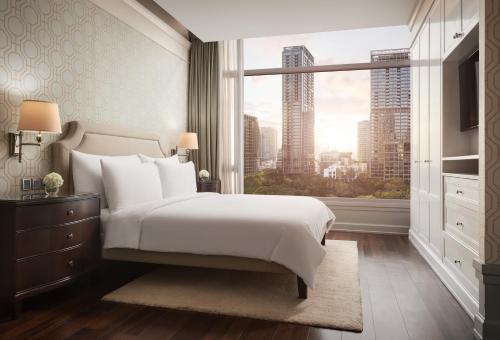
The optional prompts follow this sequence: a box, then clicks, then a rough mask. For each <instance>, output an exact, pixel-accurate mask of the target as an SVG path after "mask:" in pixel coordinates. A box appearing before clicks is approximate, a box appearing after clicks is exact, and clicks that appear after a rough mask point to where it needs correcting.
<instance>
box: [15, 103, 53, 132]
mask: <svg viewBox="0 0 500 340" xmlns="http://www.w3.org/2000/svg"><path fill="white" fill-rule="evenodd" d="M18 130H19V131H35V132H49V133H61V132H62V131H61V118H60V117H59V106H58V105H57V104H56V103H50V102H46V101H39V100H25V101H23V104H22V105H21V110H20V116H19V125H18Z"/></svg>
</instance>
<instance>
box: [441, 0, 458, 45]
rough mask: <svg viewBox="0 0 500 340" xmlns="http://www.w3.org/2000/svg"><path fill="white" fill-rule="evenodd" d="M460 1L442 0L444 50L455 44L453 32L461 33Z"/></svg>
mask: <svg viewBox="0 0 500 340" xmlns="http://www.w3.org/2000/svg"><path fill="white" fill-rule="evenodd" d="M461 2H462V1H461V0H444V18H443V19H444V51H445V53H446V52H447V51H449V50H450V49H451V48H452V47H453V46H454V44H455V41H456V38H454V36H455V34H457V33H462V3H461Z"/></svg>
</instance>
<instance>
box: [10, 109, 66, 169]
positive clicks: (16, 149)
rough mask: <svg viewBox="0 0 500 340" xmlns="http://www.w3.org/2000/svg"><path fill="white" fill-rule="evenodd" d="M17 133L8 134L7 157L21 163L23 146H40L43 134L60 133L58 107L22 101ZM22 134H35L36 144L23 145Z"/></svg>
mask: <svg viewBox="0 0 500 340" xmlns="http://www.w3.org/2000/svg"><path fill="white" fill-rule="evenodd" d="M17 129H18V131H19V132H17V133H14V132H9V156H11V157H12V156H19V163H21V160H22V155H23V146H28V145H30V146H40V145H41V143H42V132H43V133H61V132H62V131H61V119H60V117H59V106H58V105H57V104H56V103H51V102H46V101H42V100H25V101H23V103H22V105H21V109H20V115H19V125H18V127H17ZM23 132H35V133H37V134H38V135H37V137H36V143H23Z"/></svg>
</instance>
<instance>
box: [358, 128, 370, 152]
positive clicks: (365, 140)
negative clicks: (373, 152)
mask: <svg viewBox="0 0 500 340" xmlns="http://www.w3.org/2000/svg"><path fill="white" fill-rule="evenodd" d="M369 158H370V121H369V120H362V121H360V122H358V162H368V159H369Z"/></svg>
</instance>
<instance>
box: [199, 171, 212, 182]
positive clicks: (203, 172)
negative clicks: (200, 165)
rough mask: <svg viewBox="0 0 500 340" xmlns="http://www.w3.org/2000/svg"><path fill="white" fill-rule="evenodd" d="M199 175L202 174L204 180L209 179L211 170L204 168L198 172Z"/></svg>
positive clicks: (201, 177)
mask: <svg viewBox="0 0 500 340" xmlns="http://www.w3.org/2000/svg"><path fill="white" fill-rule="evenodd" d="M198 176H200V179H201V180H202V181H206V180H207V179H209V178H210V172H208V171H207V170H205V169H203V170H200V172H199V173H198Z"/></svg>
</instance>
